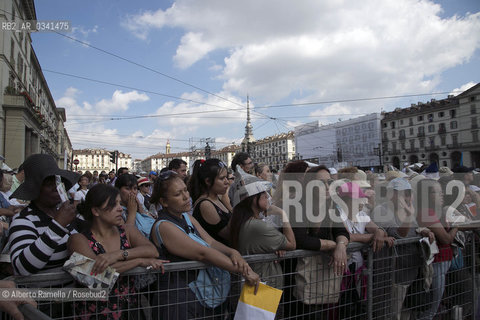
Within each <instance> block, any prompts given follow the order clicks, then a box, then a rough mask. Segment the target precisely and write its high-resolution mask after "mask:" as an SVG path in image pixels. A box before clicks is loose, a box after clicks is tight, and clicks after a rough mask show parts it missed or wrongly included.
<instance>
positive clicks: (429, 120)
mask: <svg viewBox="0 0 480 320" xmlns="http://www.w3.org/2000/svg"><path fill="white" fill-rule="evenodd" d="M428 122H433V113H430V114H429V115H428Z"/></svg>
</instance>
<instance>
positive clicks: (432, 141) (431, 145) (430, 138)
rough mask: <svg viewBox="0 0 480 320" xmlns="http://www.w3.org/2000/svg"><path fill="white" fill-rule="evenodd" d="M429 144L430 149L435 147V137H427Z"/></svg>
mask: <svg viewBox="0 0 480 320" xmlns="http://www.w3.org/2000/svg"><path fill="white" fill-rule="evenodd" d="M428 139H429V143H430V147H433V146H434V145H435V137H429V138H428Z"/></svg>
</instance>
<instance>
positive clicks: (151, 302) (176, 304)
mask: <svg viewBox="0 0 480 320" xmlns="http://www.w3.org/2000/svg"><path fill="white" fill-rule="evenodd" d="M419 239H420V238H408V239H402V240H397V241H396V242H395V245H394V247H392V248H384V249H383V250H381V251H379V252H375V253H374V252H373V251H372V249H371V247H369V246H366V245H361V244H358V243H351V244H350V245H349V246H348V253H349V254H351V253H352V252H357V251H361V252H363V256H364V258H365V265H364V266H363V267H362V268H360V270H359V271H357V272H355V271H356V270H354V269H352V273H351V274H350V275H349V276H346V275H344V276H343V279H342V278H341V277H340V278H336V277H334V276H332V273H331V272H329V267H328V262H329V259H330V256H327V255H325V254H323V253H319V252H313V251H305V250H296V251H292V252H287V253H286V255H285V256H284V257H282V258H279V257H277V256H276V255H274V254H262V255H251V256H246V257H245V260H246V261H247V262H248V263H249V264H250V265H251V266H252V267H253V268H258V269H262V270H264V271H265V270H267V271H268V272H269V274H270V276H268V277H263V278H262V280H263V281H266V283H267V284H274V285H276V286H279V288H280V289H282V290H283V296H282V299H281V302H280V305H279V308H278V311H277V316H276V318H277V319H322V320H323V319H327V320H330V319H405V317H409V318H410V319H417V317H419V315H421V314H422V312H424V310H425V309H428V307H429V306H430V305H431V300H428V297H429V295H428V294H424V292H425V291H423V292H422V288H421V287H422V286H423V283H424V277H423V276H422V273H420V271H421V270H422V266H423V259H422V258H420V257H419V254H418V252H420V251H418V248H419ZM467 240H468V241H467V243H466V247H465V249H464V250H463V261H464V265H463V268H461V269H459V270H456V271H448V273H447V275H446V277H445V279H446V280H445V291H444V294H443V297H442V300H441V304H440V307H439V308H438V312H437V315H436V317H435V319H476V318H475V317H476V308H477V289H476V285H475V284H476V280H477V279H476V277H475V274H477V273H480V270H477V263H476V258H477V256H478V254H476V246H475V241H474V237H473V235H472V234H469V235H468V236H467ZM409 248H410V249H409ZM205 267H206V266H205V265H204V264H202V263H199V262H194V261H189V262H177V263H169V264H167V265H165V274H161V273H160V272H158V271H146V269H143V268H136V269H134V270H130V271H129V272H127V273H125V274H123V275H122V277H121V278H119V280H117V284H119V283H120V284H122V283H123V284H125V287H124V288H120V290H119V292H118V293H116V294H115V293H114V292H113V291H112V292H111V293H110V297H109V299H110V301H111V305H113V304H115V303H117V307H119V308H120V311H121V313H109V312H108V310H107V311H106V312H105V313H104V314H102V313H101V311H100V309H99V308H100V307H101V302H93V303H88V302H87V303H84V302H83V301H80V302H76V305H75V303H72V302H51V301H40V302H39V303H38V310H40V311H41V312H39V311H38V310H36V309H34V308H33V307H31V306H26V307H22V312H23V313H24V315H25V316H26V318H29V319H35V320H43V319H45V320H47V319H50V318H51V319H62V320H63V319H78V318H82V319H139V320H150V319H184V318H189V319H233V317H234V313H235V309H236V305H237V302H238V299H239V295H240V291H241V287H242V279H241V277H239V276H238V275H233V274H232V275H231V280H230V282H231V288H230V292H229V294H228V298H227V299H226V301H225V302H224V303H223V304H221V305H220V306H218V307H217V308H215V309H211V308H205V307H203V306H202V305H201V304H200V303H199V301H198V299H196V298H195V295H194V294H193V292H192V291H191V290H190V288H189V286H188V283H189V282H191V281H192V280H195V279H196V277H197V274H198V272H199V271H200V270H202V269H204V268H205ZM279 268H281V269H279ZM272 270H282V271H281V274H275V273H274V272H271V271H272ZM409 279H410V280H411V279H414V280H415V281H410V280H409ZM10 280H14V281H15V282H16V283H17V286H18V287H30V288H35V287H40V285H39V284H41V285H42V287H62V285H61V284H60V283H62V282H70V283H71V281H72V278H71V277H70V276H69V275H68V274H66V273H51V274H41V275H32V276H28V277H12V278H11V279H10ZM142 281H143V282H149V285H147V286H144V287H141V285H140V283H141V282H142ZM45 284H50V285H45ZM133 288H136V289H135V290H133ZM117 289H118V287H117ZM402 292H403V293H404V294H405V299H404V300H403V301H401V300H402V299H401V296H402Z"/></svg>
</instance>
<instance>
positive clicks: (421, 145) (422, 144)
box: [420, 139, 425, 148]
mask: <svg viewBox="0 0 480 320" xmlns="http://www.w3.org/2000/svg"><path fill="white" fill-rule="evenodd" d="M420 148H425V140H423V139H420Z"/></svg>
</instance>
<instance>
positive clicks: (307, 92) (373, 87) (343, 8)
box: [126, 0, 480, 103]
mask: <svg viewBox="0 0 480 320" xmlns="http://www.w3.org/2000/svg"><path fill="white" fill-rule="evenodd" d="M442 12H443V11H442V7H441V6H440V5H439V4H436V3H434V2H432V1H429V0H405V1H398V0H365V1H354V0H350V1H348V0H345V1H316V0H310V1H308V0H307V1H300V2H299V1H297V2H295V3H292V2H291V1H288V0H265V1H261V2H258V1H255V0H244V1H223V0H205V1H189V0H177V1H175V2H174V3H173V4H172V6H171V7H170V8H167V9H165V10H162V9H159V10H156V11H145V12H141V13H139V14H136V15H132V16H130V17H128V19H127V21H128V26H126V27H127V28H128V29H129V30H130V31H132V32H134V34H136V35H137V36H139V37H141V38H143V39H148V37H149V33H150V32H152V31H153V30H155V29H159V28H177V29H180V30H183V31H184V34H183V36H182V38H181V39H180V42H179V44H178V47H177V50H176V54H175V56H174V57H173V60H174V61H175V63H176V64H177V66H179V67H180V68H188V67H190V66H191V65H192V64H194V63H196V62H198V61H199V60H201V59H205V58H206V57H207V56H208V55H209V53H211V52H213V51H215V50H222V51H221V52H225V53H226V54H225V56H224V58H223V68H222V69H221V70H219V71H218V72H219V78H220V79H222V80H223V81H224V83H223V89H224V90H225V91H226V92H237V93H244V92H249V93H250V95H251V96H253V97H256V98H257V99H258V100H259V101H260V100H261V101H262V102H265V103H271V102H275V101H279V100H281V99H283V98H286V97H289V96H290V95H292V94H298V93H302V94H303V98H304V99H305V100H312V99H328V98H330V99H331V98H336V97H343V98H349V97H350V98H351V97H372V96H373V97H374V96H385V95H400V94H404V93H408V94H409V93H418V92H429V91H431V90H433V89H434V88H435V86H436V85H438V84H439V82H440V81H441V77H440V75H441V73H442V72H444V71H445V70H447V69H449V68H453V67H455V66H458V65H460V64H463V63H466V62H468V61H469V59H470V58H471V57H472V55H473V54H474V52H475V50H477V49H478V48H479V47H480V37H478V36H475V35H478V34H480V13H472V14H467V15H465V16H453V17H446V18H443V17H441V14H442ZM216 63H217V64H218V63H219V61H216ZM314 101H315V100H314Z"/></svg>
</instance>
